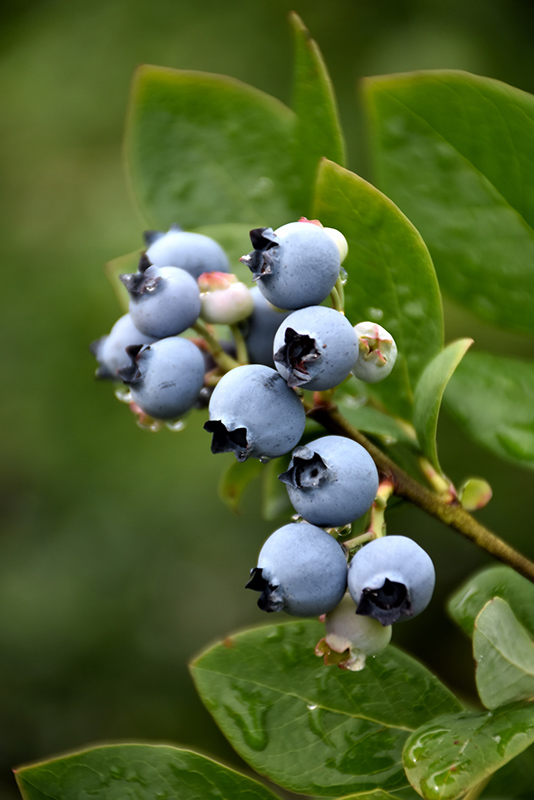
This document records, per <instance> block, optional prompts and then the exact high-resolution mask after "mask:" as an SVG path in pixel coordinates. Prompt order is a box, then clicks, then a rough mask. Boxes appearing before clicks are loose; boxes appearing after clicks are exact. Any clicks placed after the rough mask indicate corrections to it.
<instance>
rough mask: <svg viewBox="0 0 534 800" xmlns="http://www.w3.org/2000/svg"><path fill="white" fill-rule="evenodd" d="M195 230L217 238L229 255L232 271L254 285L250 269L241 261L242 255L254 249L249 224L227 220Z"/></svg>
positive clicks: (240, 278)
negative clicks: (220, 223)
mask: <svg viewBox="0 0 534 800" xmlns="http://www.w3.org/2000/svg"><path fill="white" fill-rule="evenodd" d="M193 230H194V231H195V232H196V233H203V234H204V236H211V238H212V239H215V241H216V242H218V243H219V244H220V245H221V247H222V249H223V250H224V252H225V253H226V255H227V256H228V260H229V262H230V271H231V272H232V273H233V274H234V275H237V277H238V278H239V280H241V281H243V282H244V283H246V284H247V285H250V286H252V273H251V271H250V269H249V268H248V267H247V266H246V265H245V264H242V263H241V262H240V261H239V259H240V258H241V256H244V255H245V254H246V253H249V252H250V251H251V249H252V245H251V243H250V230H251V228H250V226H249V225H245V224H239V223H235V224H234V223H231V222H227V223H224V224H222V225H200V226H198V227H196V228H194V229H193Z"/></svg>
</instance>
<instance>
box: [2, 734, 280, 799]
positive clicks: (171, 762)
mask: <svg viewBox="0 0 534 800" xmlns="http://www.w3.org/2000/svg"><path fill="white" fill-rule="evenodd" d="M15 774H16V779H17V783H18V785H19V788H20V790H21V792H22V796H23V797H24V798H25V800H82V798H89V797H95V798H98V800H125V799H126V798H132V800H133V798H135V800H167V799H168V800H171V798H178V797H179V798H180V800H198V798H200V797H202V798H208V797H215V796H216V797H217V798H219V800H275V797H276V795H274V794H273V793H272V792H270V791H269V790H268V789H266V788H265V787H264V786H262V785H261V784H259V783H257V782H256V781H253V780H251V779H250V778H247V777H245V776H244V775H241V774H240V773H239V772H234V770H232V769H228V767H223V766H222V764H217V763H216V762H215V761H211V760H210V759H209V758H205V757H204V756H201V755H198V754H197V753H192V752H190V751H188V750H179V749H178V748H176V747H167V746H164V745H147V744H118V745H108V746H105V747H95V748H93V749H91V750H84V751H82V752H80V753H74V754H73V755H68V756H64V757H63V758H57V759H54V760H53V761H45V762H42V763H39V764H35V765H34V766H31V765H30V766H29V767H23V768H22V769H19V770H17V771H16V773H15Z"/></svg>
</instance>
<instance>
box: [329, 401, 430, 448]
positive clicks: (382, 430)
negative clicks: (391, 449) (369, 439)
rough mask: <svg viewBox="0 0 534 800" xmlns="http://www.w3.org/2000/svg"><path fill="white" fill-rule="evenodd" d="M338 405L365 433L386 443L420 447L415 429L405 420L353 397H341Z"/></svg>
mask: <svg viewBox="0 0 534 800" xmlns="http://www.w3.org/2000/svg"><path fill="white" fill-rule="evenodd" d="M338 406H339V410H340V411H341V413H342V414H343V416H344V417H345V418H346V419H347V420H348V421H349V422H350V424H351V425H354V427H355V428H358V430H360V431H363V432H364V433H369V434H371V435H372V436H377V437H378V438H380V439H382V440H383V442H384V444H391V443H392V442H401V443H402V444H406V445H408V446H409V447H418V443H417V437H416V435H415V431H414V429H413V428H412V426H411V425H410V424H409V423H407V422H405V421H404V420H402V419H397V418H396V417H390V416H388V414H384V413H383V412H382V411H379V410H378V409H377V408H373V407H372V406H369V405H359V404H358V402H357V401H355V400H354V399H353V398H352V397H345V398H341V399H340V400H339V401H338Z"/></svg>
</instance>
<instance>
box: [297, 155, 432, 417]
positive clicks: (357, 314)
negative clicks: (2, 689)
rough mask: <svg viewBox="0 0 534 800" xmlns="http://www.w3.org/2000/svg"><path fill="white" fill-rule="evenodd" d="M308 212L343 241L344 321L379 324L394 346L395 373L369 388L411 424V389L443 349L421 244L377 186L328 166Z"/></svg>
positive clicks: (429, 267)
mask: <svg viewBox="0 0 534 800" xmlns="http://www.w3.org/2000/svg"><path fill="white" fill-rule="evenodd" d="M313 213H314V216H316V217H317V218H318V219H320V220H321V222H322V223H323V225H326V226H329V227H333V228H337V229H338V230H340V231H341V233H343V235H344V236H345V237H346V239H347V241H348V244H349V254H348V256H347V258H346V260H345V262H344V264H343V266H344V267H345V268H346V270H347V272H348V280H347V284H346V286H345V309H346V313H347V317H348V319H349V320H350V321H351V322H352V324H357V323H358V322H363V321H366V320H371V321H374V322H380V324H381V325H383V326H384V327H385V328H386V329H387V330H388V331H389V332H390V333H391V334H392V335H393V337H394V338H395V341H396V343H397V347H398V351H399V355H398V358H397V363H396V364H395V367H394V369H393V372H392V373H391V375H389V376H388V378H387V379H386V380H385V381H382V382H381V383H377V384H372V385H371V384H368V385H367V391H368V392H369V393H370V394H372V395H373V396H376V397H378V398H379V399H380V400H381V401H382V402H383V403H384V405H385V406H386V407H387V409H388V410H389V411H391V412H392V413H394V414H397V415H399V416H402V417H406V418H408V419H411V406H412V402H413V390H414V387H415V384H416V383H417V380H418V378H419V376H420V374H421V372H422V371H423V368H424V367H425V365H426V364H427V363H428V362H429V361H430V360H431V359H432V358H433V357H434V356H435V355H437V353H439V351H440V350H441V348H442V346H443V315H442V309H441V298H440V294H439V288H438V284H437V280H436V275H435V273H434V268H433V266H432V261H431V260H430V256H429V254H428V251H427V249H426V247H425V244H424V242H423V240H422V239H421V237H420V236H419V234H418V232H417V231H416V230H415V228H414V227H413V225H412V224H411V223H410V222H409V221H408V220H407V219H406V217H405V216H404V215H403V214H402V213H401V212H400V211H399V209H398V208H397V207H396V206H395V205H394V204H393V203H392V202H391V201H390V200H388V198H387V197H385V196H384V195H383V194H382V193H381V192H379V191H378V189H375V188H374V186H371V184H369V183H367V182H366V181H364V180H363V179H362V178H359V177H358V176H357V175H355V174H354V173H352V172H349V171H348V170H345V169H343V168H342V167H339V166H337V165H336V164H332V163H331V162H329V161H323V163H322V165H321V167H320V170H319V175H318V180H317V187H316V197H315V205H314V212H313Z"/></svg>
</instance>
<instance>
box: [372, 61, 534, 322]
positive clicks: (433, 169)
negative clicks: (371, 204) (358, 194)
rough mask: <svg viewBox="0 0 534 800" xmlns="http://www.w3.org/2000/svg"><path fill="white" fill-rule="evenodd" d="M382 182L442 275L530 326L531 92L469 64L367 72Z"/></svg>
mask: <svg viewBox="0 0 534 800" xmlns="http://www.w3.org/2000/svg"><path fill="white" fill-rule="evenodd" d="M366 98H367V104H368V107H369V111H370V119H371V128H370V134H371V135H370V142H371V148H372V151H373V155H374V161H375V168H376V176H377V182H378V185H379V186H380V187H381V189H382V190H383V191H384V192H386V194H387V195H388V196H389V197H391V198H392V199H393V200H394V201H395V202H396V203H397V204H398V205H399V207H400V208H401V209H402V210H403V211H404V213H405V214H407V216H408V217H409V218H410V219H411V220H412V222H413V223H414V225H416V226H417V228H418V229H419V230H420V231H421V234H422V236H423V237H424V239H425V242H426V243H427V245H428V247H429V249H430V252H431V254H432V258H433V259H434V263H435V265H436V270H437V272H438V276H439V279H440V285H441V287H442V289H443V290H444V291H446V292H447V293H448V294H450V295H451V296H452V297H453V298H454V299H455V300H456V301H457V302H458V303H460V304H461V305H464V306H466V307H467V308H469V309H470V310H471V311H473V312H475V313H476V314H478V315H479V316H480V317H482V318H483V319H485V320H488V321H489V322H494V323H497V324H499V325H504V326H507V327H509V328H512V329H515V330H523V331H527V332H530V333H533V332H534V314H533V313H532V299H531V298H532V296H533V295H534V270H533V269H532V263H533V262H534V195H533V193H532V191H531V187H532V185H533V184H534V151H533V149H532V140H533V138H534V97H533V96H532V95H530V94H527V93H526V92H522V91H520V90H519V89H514V88H513V87H511V86H507V85H506V84H503V83H500V82H499V81H495V80H491V79H490V78H481V77H478V76H477V75H470V74H468V73H465V72H455V71H446V70H444V71H435V72H417V73H411V74H406V75H391V76H385V77H379V78H372V79H369V80H368V81H367V82H366Z"/></svg>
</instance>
